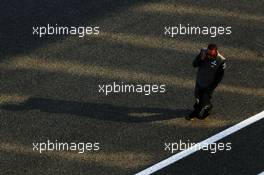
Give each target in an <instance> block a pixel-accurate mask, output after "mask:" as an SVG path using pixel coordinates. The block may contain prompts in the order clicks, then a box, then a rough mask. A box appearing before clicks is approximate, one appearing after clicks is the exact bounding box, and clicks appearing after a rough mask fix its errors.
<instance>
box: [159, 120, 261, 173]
mask: <svg viewBox="0 0 264 175" xmlns="http://www.w3.org/2000/svg"><path fill="white" fill-rule="evenodd" d="M263 123H264V120H263V119H262V120H261V121H258V122H256V123H254V124H252V125H250V126H248V127H246V128H243V129H242V130H240V131H238V132H237V133H234V134H232V135H230V136H228V137H226V138H224V139H222V140H220V141H219V142H221V143H224V144H226V143H231V145H232V146H231V147H232V149H231V150H230V151H218V152H216V153H210V151H207V150H206V151H205V150H204V151H199V152H197V153H194V154H192V155H190V156H188V157H186V158H184V159H182V160H180V161H178V162H177V163H174V164H173V165H170V166H168V167H166V168H164V169H162V170H160V171H158V172H157V173H156V174H207V173H208V172H210V174H256V175H257V174H259V173H261V172H263V170H264V165H263V157H264V150H263V148H264V141H263V131H264V130H263ZM219 142H217V143H219ZM212 152H214V150H212Z"/></svg>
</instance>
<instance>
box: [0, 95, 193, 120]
mask: <svg viewBox="0 0 264 175" xmlns="http://www.w3.org/2000/svg"><path fill="white" fill-rule="evenodd" d="M0 108H1V109H4V110H10V111H24V110H34V109H36V110H40V111H43V112H48V113H63V114H73V115H78V116H84V117H88V118H93V119H98V120H106V121H118V122H136V123H140V122H152V121H160V120H169V119H173V118H181V117H185V116H186V115H188V113H189V112H190V110H188V109H173V110H172V109H163V108H144V107H143V108H130V107H124V106H114V105H110V104H96V103H81V102H75V101H65V100H54V99H47V98H29V99H28V100H27V101H25V102H23V103H20V104H3V105H1V106H0Z"/></svg>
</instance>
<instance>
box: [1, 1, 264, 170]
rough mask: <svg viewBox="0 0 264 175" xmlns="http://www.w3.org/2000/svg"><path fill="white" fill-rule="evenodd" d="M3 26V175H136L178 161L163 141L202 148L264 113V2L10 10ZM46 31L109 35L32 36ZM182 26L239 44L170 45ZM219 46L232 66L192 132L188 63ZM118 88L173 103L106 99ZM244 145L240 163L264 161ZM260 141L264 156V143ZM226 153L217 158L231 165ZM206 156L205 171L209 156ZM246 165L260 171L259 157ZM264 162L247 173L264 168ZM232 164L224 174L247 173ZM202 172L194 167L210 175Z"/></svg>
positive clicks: (8, 6)
mask: <svg viewBox="0 0 264 175" xmlns="http://www.w3.org/2000/svg"><path fill="white" fill-rule="evenodd" d="M212 10H213V12H212ZM208 11H209V12H210V13H209V15H208ZM0 16H1V20H0V26H4V27H1V30H0V41H1V42H0V43H1V47H0V53H1V54H0V79H1V81H0V82H1V84H0V103H1V106H0V121H1V122H0V141H1V142H0V161H1V163H0V174H134V173H136V172H138V171H140V170H142V169H144V168H145V167H148V166H150V165H152V164H154V163H156V162H159V161H160V160H163V159H164V158H166V157H169V156H170V155H171V154H170V153H168V152H166V151H164V143H165V142H177V141H179V140H190V141H191V142H198V141H200V140H203V139H205V138H208V137H209V136H211V135H213V134H215V133H217V132H219V131H221V130H223V129H225V128H227V127H229V126H231V125H233V124H236V123H238V122H240V121H242V120H244V119H246V118H248V117H250V116H252V115H254V114H257V113H259V112H261V111H263V109H264V103H263V101H264V89H263V87H264V81H263V74H264V60H263V55H264V52H263V44H264V40H263V38H262V37H261V36H263V2H262V1H258V0H256V1H246V0H242V1H240V2H235V1H234V2H233V1H232V2H230V1H218V2H215V1H214V2H213V3H212V2H210V1H206V2H204V3H201V2H196V1H192V0H188V1H173V0H170V1H169V0H168V1H114V0H103V1H95V0H92V1H89V2H88V1H87V2H82V1H80V0H77V1H70V0H66V1H62V0H58V1H54V2H52V3H51V2H50V1H48V0H45V1H36V0H34V1H33V0H27V1H24V2H22V1H12V2H8V1H3V2H2V5H1V7H0ZM47 23H50V24H55V23H58V24H61V25H73V26H82V25H85V26H100V29H101V30H100V32H101V34H100V35H99V36H96V37H89V36H87V37H84V38H78V37H74V36H64V37H58V36H57V37H43V38H37V37H36V36H33V35H32V26H36V25H45V24H47ZM179 23H182V24H192V25H199V26H219V25H222V26H232V34H231V35H230V36H220V37H216V38H211V37H205V36H179V37H175V38H168V37H166V36H164V34H163V32H164V26H167V25H178V24H179ZM210 42H215V43H216V44H218V46H219V50H220V52H221V53H222V54H223V55H224V56H225V57H226V58H227V59H228V61H227V66H228V67H227V70H226V73H225V77H224V80H223V82H222V83H221V85H220V86H219V87H218V88H217V90H216V92H215V93H214V95H213V104H214V111H213V114H212V115H211V116H210V117H209V118H208V120H206V121H200V120H195V121H192V122H188V121H186V120H185V119H184V117H185V116H186V115H188V113H189V112H190V110H191V109H192V105H193V102H194V98H193V88H194V79H195V71H196V70H195V69H193V68H192V66H191V63H192V60H193V58H194V57H195V56H196V54H198V52H199V50H200V48H201V47H206V45H207V44H208V43H210ZM113 82H119V83H121V82H124V83H127V84H165V85H166V93H163V94H152V95H149V96H145V95H143V94H110V95H108V96H105V95H103V94H102V93H99V92H98V90H99V89H98V85H99V84H110V83H113ZM262 123H263V122H262ZM254 126H255V125H254ZM252 127H253V126H252ZM261 127H262V126H261V125H260V124H257V126H256V128H257V129H256V131H254V129H253V128H252V129H250V128H249V131H248V135H247V134H246V136H248V137H247V140H248V139H250V144H249V145H251V143H257V140H256V141H255V140H254V139H253V138H255V137H253V135H251V134H250V133H251V132H253V134H254V132H255V134H256V136H259V137H258V138H259V139H260V140H261V134H259V133H260V132H257V131H261V129H262V130H263V127H262V128H261ZM252 130H253V131H252ZM245 131H246V130H245ZM241 132H244V131H241ZM262 133H263V132H262ZM238 136H241V139H242V136H243V134H242V135H241V134H238V135H234V136H231V137H232V138H231V140H233V139H234V153H232V152H233V151H232V152H230V155H233V154H234V155H236V156H240V155H241V157H243V156H244V155H243V154H235V153H236V152H241V151H245V152H248V151H252V149H255V148H256V150H257V151H256V152H254V151H252V153H254V154H255V153H259V154H261V153H262V152H258V148H259V147H258V146H257V147H254V148H252V147H250V146H246V147H245V146H244V147H241V148H240V147H239V146H237V145H236V143H237V144H238V145H241V144H240V143H242V142H243V143H244V141H245V140H240V139H239V137H238ZM233 137H234V138H233ZM243 138H244V137H243ZM262 138H263V137H262ZM47 140H51V141H56V140H59V141H62V142H99V143H100V150H99V151H98V152H88V153H85V154H78V153H75V152H67V151H54V152H44V153H43V154H39V153H38V152H35V151H33V150H32V143H33V142H46V141H47ZM258 143H259V144H258V145H259V146H263V139H262V142H258ZM197 154H206V153H197ZM226 154H228V153H225V155H223V156H221V155H222V154H216V156H214V157H213V158H212V159H215V158H216V159H217V160H216V161H220V160H230V159H232V157H231V158H230V157H229V155H226ZM195 155H196V154H194V156H195ZM252 155H253V154H252ZM201 156H202V157H204V161H208V159H209V157H210V156H212V155H210V154H209V155H208V154H206V155H205V156H204V155H201ZM202 157H200V156H198V157H196V156H195V157H190V159H193V160H194V159H195V161H196V160H197V161H199V160H200V159H201V158H202ZM218 157H219V158H218ZM233 157H234V156H233ZM207 158H208V159H207ZM234 159H238V157H234ZM249 159H250V160H251V161H250V166H251V165H253V164H254V163H253V162H254V161H255V159H253V158H249ZM259 160H260V158H256V162H255V164H256V168H255V169H252V171H251V169H250V170H248V171H246V170H244V169H243V172H246V173H248V172H253V173H255V172H256V171H257V170H260V169H261V168H263V167H261V166H260V165H259ZM220 162H222V161H220ZM223 162H226V161H223ZM228 162H229V163H228V167H227V169H226V170H225V169H224V170H223V172H224V173H226V174H228V173H229V172H230V171H229V170H231V167H234V168H233V171H232V172H234V173H233V174H235V173H236V172H238V171H235V170H238V169H239V168H240V167H241V165H239V164H237V163H236V162H237V161H232V160H230V161H228ZM238 162H239V161H238ZM210 163H211V162H210ZM242 163H245V162H242ZM187 164H188V163H187ZM212 164H213V161H212ZM198 165H200V164H197V166H195V167H193V168H195V170H197V172H203V170H202V169H199V167H201V166H202V165H201V166H198ZM203 165H204V164H203ZM206 165H210V164H208V163H206V164H205V165H204V166H206ZM213 165H214V166H212V167H215V168H214V169H216V170H217V171H212V172H210V174H214V173H215V172H217V173H218V172H221V171H222V170H220V169H221V167H222V166H224V165H227V164H224V165H222V164H219V163H218V164H213ZM218 165H219V166H218ZM184 166H185V164H184V165H183V164H182V166H181V167H179V168H180V169H179V171H182V172H183V171H184ZM186 166H187V165H186ZM243 167H245V166H243ZM188 168H189V167H188ZM189 169H190V168H189ZM198 170H199V171H198ZM168 171H169V174H170V170H168ZM171 171H172V172H174V171H178V169H176V170H174V168H172V169H171ZM193 172H195V171H192V172H189V173H193ZM217 173H216V174H217ZM238 174H239V173H238Z"/></svg>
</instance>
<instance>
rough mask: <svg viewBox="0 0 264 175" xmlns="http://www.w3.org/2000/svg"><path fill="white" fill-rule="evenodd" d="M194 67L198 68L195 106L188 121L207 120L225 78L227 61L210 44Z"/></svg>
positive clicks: (194, 62)
mask: <svg viewBox="0 0 264 175" xmlns="http://www.w3.org/2000/svg"><path fill="white" fill-rule="evenodd" d="M193 67H197V68H198V70H197V75H196V84H195V90H194V96H195V104H194V106H193V107H194V111H193V112H192V113H191V114H190V115H189V116H188V117H186V119H187V120H191V119H193V118H199V119H205V118H206V117H207V116H209V115H210V112H211V110H212V108H213V105H212V104H211V97H212V94H213V91H214V89H215V88H216V87H217V85H218V84H219V83H220V82H221V80H222V78H223V76H224V70H225V68H226V59H225V58H224V57H223V56H222V55H220V53H219V52H218V50H217V46H216V45H215V44H209V45H208V47H207V49H201V52H200V53H199V55H198V56H197V57H196V58H195V59H194V61H193Z"/></svg>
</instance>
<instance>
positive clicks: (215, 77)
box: [193, 49, 226, 90]
mask: <svg viewBox="0 0 264 175" xmlns="http://www.w3.org/2000/svg"><path fill="white" fill-rule="evenodd" d="M193 67H198V70H197V76H196V83H197V84H198V85H199V86H200V87H201V88H206V89H207V88H208V89H210V90H214V89H215V88H216V86H217V85H218V84H219V83H220V82H221V80H222V79H223V76H224V70H225V68H226V59H225V58H224V57H223V56H222V55H221V54H219V53H218V55H217V56H216V57H215V58H211V59H207V58H206V49H201V52H200V53H199V55H197V57H196V58H195V59H194V61H193Z"/></svg>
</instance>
